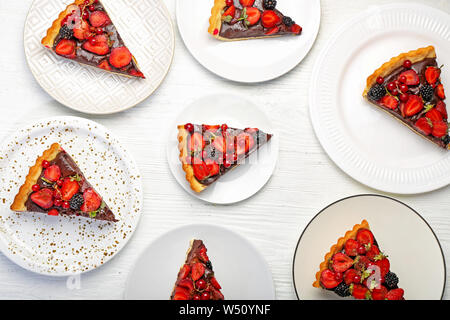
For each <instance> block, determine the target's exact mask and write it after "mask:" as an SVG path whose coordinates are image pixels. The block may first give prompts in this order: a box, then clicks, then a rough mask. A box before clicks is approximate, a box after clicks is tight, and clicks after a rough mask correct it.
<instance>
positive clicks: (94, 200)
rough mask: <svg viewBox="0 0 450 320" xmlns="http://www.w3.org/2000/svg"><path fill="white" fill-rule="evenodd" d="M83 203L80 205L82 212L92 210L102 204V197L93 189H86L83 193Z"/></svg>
mask: <svg viewBox="0 0 450 320" xmlns="http://www.w3.org/2000/svg"><path fill="white" fill-rule="evenodd" d="M83 199H84V203H83V205H82V206H81V211H83V212H93V211H95V210H97V209H98V208H99V207H100V205H101V204H102V198H100V196H99V195H98V194H97V192H95V190H94V189H92V188H89V189H86V191H84V193H83Z"/></svg>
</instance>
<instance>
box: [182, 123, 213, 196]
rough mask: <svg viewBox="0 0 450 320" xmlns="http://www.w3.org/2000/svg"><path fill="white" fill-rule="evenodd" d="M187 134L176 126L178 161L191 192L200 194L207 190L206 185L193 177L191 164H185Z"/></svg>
mask: <svg viewBox="0 0 450 320" xmlns="http://www.w3.org/2000/svg"><path fill="white" fill-rule="evenodd" d="M187 143H188V132H187V130H186V129H184V126H178V150H180V161H181V163H182V165H183V170H184V172H185V173H186V180H187V181H188V182H189V183H190V185H191V188H192V190H194V191H195V192H202V191H203V190H205V189H206V188H207V186H206V185H204V184H201V183H200V182H198V180H197V179H196V178H195V176H194V168H193V167H192V165H191V164H188V163H187V162H186V157H187V155H188V145H187Z"/></svg>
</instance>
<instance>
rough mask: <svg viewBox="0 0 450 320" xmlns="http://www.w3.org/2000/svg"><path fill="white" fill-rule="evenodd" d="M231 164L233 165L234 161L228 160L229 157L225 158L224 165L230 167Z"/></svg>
mask: <svg viewBox="0 0 450 320" xmlns="http://www.w3.org/2000/svg"><path fill="white" fill-rule="evenodd" d="M231 165H232V163H231V162H230V160H228V159H224V160H223V166H224V167H225V168H229V167H231Z"/></svg>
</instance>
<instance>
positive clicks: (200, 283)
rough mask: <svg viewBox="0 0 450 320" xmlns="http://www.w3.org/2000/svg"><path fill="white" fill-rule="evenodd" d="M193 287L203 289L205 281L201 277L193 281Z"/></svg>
mask: <svg viewBox="0 0 450 320" xmlns="http://www.w3.org/2000/svg"><path fill="white" fill-rule="evenodd" d="M195 287H196V288H197V289H198V290H204V289H205V288H206V281H205V280H203V279H200V280H197V282H196V283H195Z"/></svg>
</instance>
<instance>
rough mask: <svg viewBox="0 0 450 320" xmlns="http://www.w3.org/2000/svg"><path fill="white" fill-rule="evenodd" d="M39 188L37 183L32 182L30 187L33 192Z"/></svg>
mask: <svg viewBox="0 0 450 320" xmlns="http://www.w3.org/2000/svg"><path fill="white" fill-rule="evenodd" d="M40 189H41V187H40V186H39V185H38V184H34V185H33V186H32V187H31V190H33V191H34V192H37V191H39V190H40Z"/></svg>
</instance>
